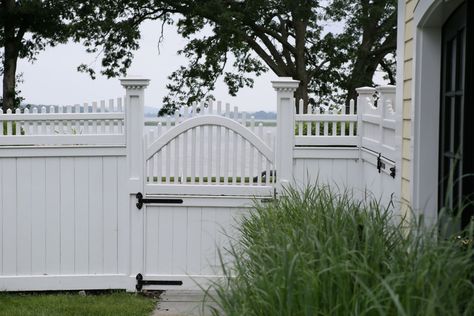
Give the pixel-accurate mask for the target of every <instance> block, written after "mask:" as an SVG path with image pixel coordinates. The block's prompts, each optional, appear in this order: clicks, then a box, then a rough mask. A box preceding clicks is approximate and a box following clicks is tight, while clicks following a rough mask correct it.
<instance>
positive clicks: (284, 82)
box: [272, 77, 300, 91]
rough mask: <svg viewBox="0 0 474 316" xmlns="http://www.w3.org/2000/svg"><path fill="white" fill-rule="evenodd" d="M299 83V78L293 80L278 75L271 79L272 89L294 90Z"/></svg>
mask: <svg viewBox="0 0 474 316" xmlns="http://www.w3.org/2000/svg"><path fill="white" fill-rule="evenodd" d="M299 85H300V81H299V80H293V78H291V77H279V78H278V79H277V80H273V81H272V87H273V89H275V90H277V91H279V90H296V89H297V88H298V86H299Z"/></svg>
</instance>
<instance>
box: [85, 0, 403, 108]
mask: <svg viewBox="0 0 474 316" xmlns="http://www.w3.org/2000/svg"><path fill="white" fill-rule="evenodd" d="M147 19H155V20H161V21H162V22H163V23H176V25H177V27H178V32H179V33H180V34H181V35H182V36H183V37H184V38H186V39H188V43H187V45H186V46H185V47H184V48H183V49H182V50H180V51H179V53H181V54H183V55H184V56H186V57H187V58H188V60H189V64H188V65H187V66H183V67H180V68H179V69H177V70H176V71H175V72H174V73H172V74H171V75H170V77H169V79H170V82H169V84H168V85H167V87H168V90H169V92H170V93H169V94H168V96H166V97H165V99H164V104H165V106H164V108H163V109H162V111H161V114H164V113H166V112H168V113H169V112H173V111H174V109H175V108H176V107H177V106H181V105H189V104H191V103H193V102H195V101H198V100H203V99H206V98H212V96H211V95H209V92H210V91H212V90H213V89H214V87H215V83H216V81H217V80H218V78H220V77H221V76H223V78H224V81H225V82H226V84H227V86H228V88H229V93H230V94H231V95H235V94H236V93H237V92H238V90H239V89H240V88H242V87H245V86H248V87H252V86H253V83H254V81H253V79H252V78H251V77H250V76H249V75H250V74H256V75H257V76H258V75H260V74H261V73H263V72H265V71H268V70H271V71H272V72H273V73H275V74H276V75H278V76H289V77H292V78H294V79H297V80H300V86H299V88H298V90H297V91H296V94H295V96H296V97H297V98H301V99H303V100H304V101H305V104H308V103H310V104H315V103H316V102H319V101H321V100H329V101H333V102H341V100H344V96H347V97H346V99H348V98H352V97H354V95H355V88H356V87H358V86H361V85H371V84H372V78H373V75H374V72H375V71H376V69H377V68H378V67H379V66H380V67H382V69H383V70H384V71H387V72H388V73H389V77H391V78H394V74H393V71H392V68H393V67H391V65H390V63H392V61H390V58H389V57H390V56H394V53H395V44H396V43H395V39H396V0H352V1H348V0H333V1H330V2H328V1H321V3H320V2H318V1H316V0H200V1H196V0H180V1H176V0H138V1H126V0H122V1H117V2H113V4H107V2H106V1H105V2H104V7H103V9H101V10H96V11H94V14H93V15H91V16H90V17H89V18H88V19H87V20H86V23H87V25H89V28H88V30H87V32H88V33H89V36H91V35H90V34H94V35H92V36H91V38H93V40H91V41H90V42H89V44H90V46H91V47H94V48H92V49H91V51H93V52H98V51H100V52H102V53H103V56H104V58H103V62H102V64H103V66H104V70H102V73H103V74H105V75H107V76H109V77H111V76H116V75H118V74H122V73H125V72H126V69H127V67H128V66H129V64H130V62H131V58H132V56H133V54H132V52H133V50H134V49H136V48H137V47H138V39H139V38H140V35H139V31H138V25H139V24H140V23H141V22H142V21H144V20H147ZM334 22H336V23H339V24H343V25H345V27H344V28H343V30H342V32H332V31H331V29H330V28H328V27H327V26H326V25H327V24H328V23H334ZM111 34H114V36H110V35H111ZM202 34H204V35H202ZM99 47H101V49H99ZM392 59H393V58H392ZM104 61H105V62H104ZM229 64H230V65H229ZM229 66H231V69H228V68H229ZM392 66H393V65H392ZM81 69H82V70H83V71H89V72H90V73H91V75H94V71H93V70H92V69H90V68H89V67H87V66H85V65H83V67H82V68H81ZM347 91H348V92H347ZM310 95H311V98H310Z"/></svg>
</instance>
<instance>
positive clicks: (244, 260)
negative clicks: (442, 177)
mask: <svg viewBox="0 0 474 316" xmlns="http://www.w3.org/2000/svg"><path fill="white" fill-rule="evenodd" d="M239 231H240V234H241V237H240V239H238V241H236V242H234V243H233V245H232V246H231V247H230V249H228V251H229V252H230V255H231V256H232V258H233V265H232V266H229V265H223V271H224V274H225V276H226V278H225V282H220V283H216V284H214V285H213V287H212V289H213V290H215V293H216V294H215V295H214V294H213V295H212V297H213V298H214V299H215V301H216V302H217V304H218V305H219V308H220V309H221V310H222V311H223V314H225V315H473V314H474V300H473V297H474V286H473V283H472V280H474V262H473V260H472V258H473V256H472V255H473V251H472V250H473V248H472V242H470V241H469V240H464V239H463V240H459V239H452V238H450V239H442V240H441V239H439V238H438V237H437V232H436V231H435V230H428V229H426V228H424V226H423V225H422V224H421V223H419V222H409V223H408V222H407V221H405V220H401V221H400V219H399V218H396V217H395V216H394V215H393V214H392V209H390V208H382V207H381V206H380V205H379V204H378V203H377V201H357V200H355V199H353V198H352V196H351V195H350V194H347V193H336V192H333V191H332V190H331V189H330V188H329V187H325V186H319V187H316V186H313V187H308V188H306V189H305V190H303V191H302V192H300V191H297V190H294V189H288V190H287V191H286V192H285V194H284V195H283V196H281V197H280V198H279V199H278V200H276V201H275V202H272V203H265V204H258V205H256V207H255V210H254V211H253V212H251V214H250V215H248V216H247V217H246V218H244V219H243V222H242V224H241V226H240V228H239ZM470 233H471V234H470V236H472V231H471V232H470ZM209 293H212V291H210V292H209ZM210 295H211V294H210ZM219 313H220V312H219V310H217V309H216V310H214V314H215V315H217V314H219Z"/></svg>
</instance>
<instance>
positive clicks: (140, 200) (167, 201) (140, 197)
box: [136, 192, 183, 210]
mask: <svg viewBox="0 0 474 316" xmlns="http://www.w3.org/2000/svg"><path fill="white" fill-rule="evenodd" d="M136 198H137V199H138V202H137V204H136V206H137V208H138V209H139V210H141V209H142V207H143V204H146V203H154V204H183V199H144V198H143V194H142V193H141V192H138V193H137V195H136Z"/></svg>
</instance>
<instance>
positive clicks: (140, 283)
mask: <svg viewBox="0 0 474 316" xmlns="http://www.w3.org/2000/svg"><path fill="white" fill-rule="evenodd" d="M135 279H136V280H137V284H136V285H135V288H136V289H137V291H138V292H140V291H141V290H142V289H143V286H144V285H168V286H173V285H183V281H179V280H143V275H142V274H141V273H139V274H137V276H136V277H135Z"/></svg>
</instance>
